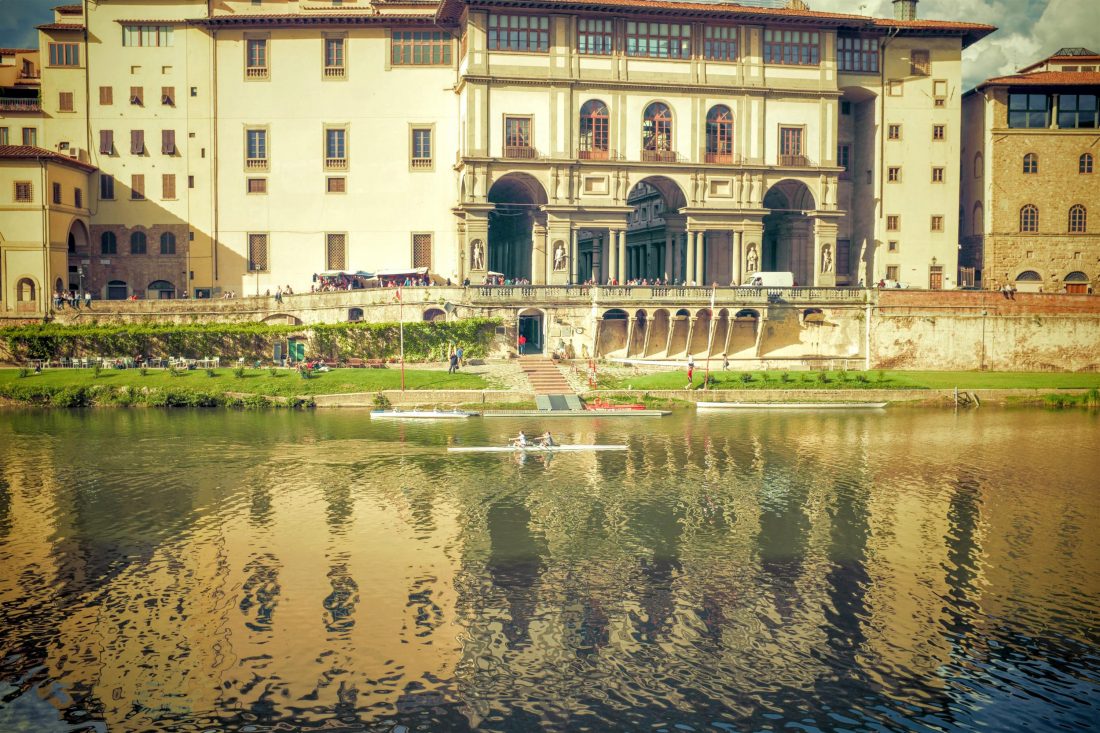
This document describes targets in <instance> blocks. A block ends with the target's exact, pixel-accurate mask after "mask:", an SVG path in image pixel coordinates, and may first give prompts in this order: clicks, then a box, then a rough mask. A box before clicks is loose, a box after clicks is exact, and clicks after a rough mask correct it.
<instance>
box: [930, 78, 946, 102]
mask: <svg viewBox="0 0 1100 733" xmlns="http://www.w3.org/2000/svg"><path fill="white" fill-rule="evenodd" d="M932 97H933V98H934V99H935V100H936V101H940V100H943V99H946V98H947V80H946V79H936V80H934V81H933V82H932ZM936 106H937V107H942V106H943V105H942V104H937V105H936Z"/></svg>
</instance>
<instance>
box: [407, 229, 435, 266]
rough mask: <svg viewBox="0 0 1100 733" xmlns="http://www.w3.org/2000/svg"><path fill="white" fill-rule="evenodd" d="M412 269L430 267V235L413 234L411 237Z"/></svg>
mask: <svg viewBox="0 0 1100 733" xmlns="http://www.w3.org/2000/svg"><path fill="white" fill-rule="evenodd" d="M412 239H413V242H412V245H413V267H427V268H431V266H432V235H431V234H414V235H413V238H412Z"/></svg>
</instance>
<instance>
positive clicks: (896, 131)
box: [886, 124, 901, 140]
mask: <svg viewBox="0 0 1100 733" xmlns="http://www.w3.org/2000/svg"><path fill="white" fill-rule="evenodd" d="M886 137H887V139H889V140H901V125H898V124H894V125H889V126H888V127H887V128H886Z"/></svg>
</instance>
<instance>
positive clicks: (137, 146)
mask: <svg viewBox="0 0 1100 733" xmlns="http://www.w3.org/2000/svg"><path fill="white" fill-rule="evenodd" d="M143 153H145V130H130V154H131V155H142V154H143Z"/></svg>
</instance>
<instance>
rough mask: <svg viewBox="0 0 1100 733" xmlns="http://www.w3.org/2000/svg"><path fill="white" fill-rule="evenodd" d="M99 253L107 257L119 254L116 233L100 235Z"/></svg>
mask: <svg viewBox="0 0 1100 733" xmlns="http://www.w3.org/2000/svg"><path fill="white" fill-rule="evenodd" d="M99 253H100V254H105V255H114V254H118V239H117V238H116V237H115V233H114V232H103V234H101V235H99Z"/></svg>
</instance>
